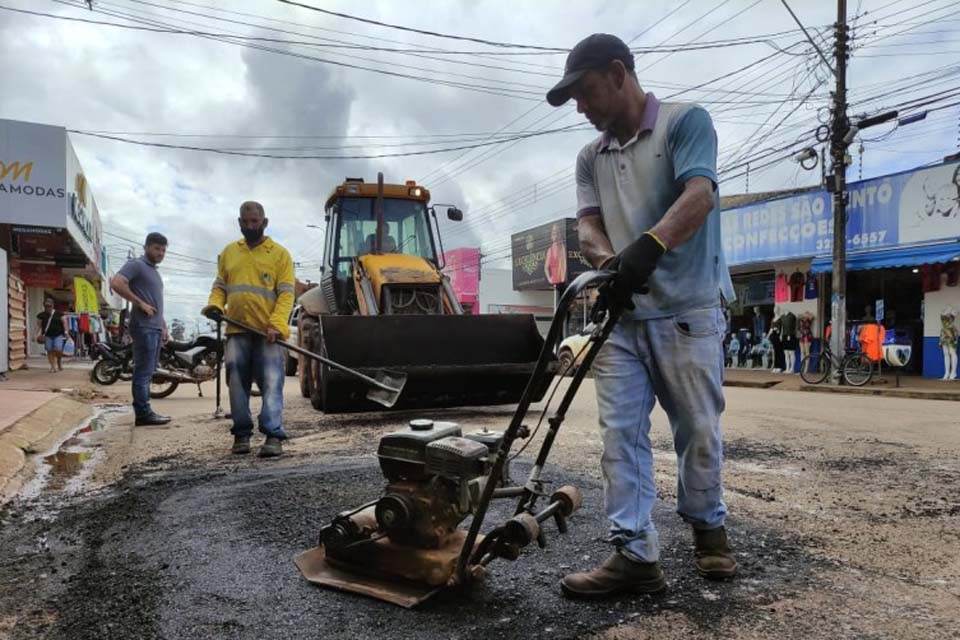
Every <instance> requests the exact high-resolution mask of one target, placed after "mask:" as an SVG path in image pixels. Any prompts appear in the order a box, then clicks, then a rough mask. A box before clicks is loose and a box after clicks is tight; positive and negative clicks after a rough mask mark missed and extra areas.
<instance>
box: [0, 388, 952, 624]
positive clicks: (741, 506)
mask: <svg viewBox="0 0 960 640" xmlns="http://www.w3.org/2000/svg"><path fill="white" fill-rule="evenodd" d="M290 382H291V383H292V382H293V379H290ZM289 387H290V389H289V391H290V393H288V409H287V424H288V429H289V431H290V433H291V435H292V436H293V439H292V440H291V441H290V442H289V443H288V446H287V449H288V453H287V454H286V456H285V457H284V458H282V459H280V460H261V459H257V458H254V457H230V456H229V455H227V453H226V450H227V447H228V446H229V434H228V433H227V426H226V423H224V422H223V421H220V420H214V419H212V418H211V409H212V406H211V403H210V402H209V399H198V398H195V397H191V393H190V392H189V390H184V391H181V392H179V393H178V396H175V397H174V398H171V399H169V400H167V401H164V402H163V404H161V403H158V407H157V408H158V409H160V410H162V411H168V412H171V413H174V414H175V415H176V416H177V420H176V421H175V423H174V424H173V425H172V426H170V427H166V428H148V429H142V428H141V429H136V430H135V429H133V428H132V426H131V425H130V423H131V418H130V416H129V414H128V413H126V412H125V411H124V410H122V409H120V408H117V409H116V410H112V411H111V412H110V413H108V414H107V415H104V416H102V417H101V419H100V420H99V421H96V422H95V424H94V426H93V428H90V429H89V430H86V432H85V433H81V434H79V435H78V436H76V437H75V439H73V440H70V441H68V442H67V443H65V445H64V446H63V447H61V448H60V450H59V451H58V452H55V453H54V452H52V453H53V455H55V456H59V458H57V457H54V458H51V461H54V462H55V461H57V460H58V459H59V460H66V461H70V463H69V464H60V465H59V466H53V467H50V466H49V465H47V466H48V467H50V468H51V469H52V470H53V472H52V473H50V471H49V470H48V471H46V473H47V476H46V478H45V479H43V480H42V482H38V483H35V484H34V485H33V490H32V491H28V492H27V497H24V498H23V499H21V500H18V501H15V502H13V503H11V504H9V505H7V507H6V508H4V509H3V511H2V513H0V522H2V524H0V548H2V549H3V551H4V553H3V554H2V556H0V638H6V637H9V638H14V639H33V638H58V639H59V638H78V639H87V638H211V639H213V638H218V639H219V638H256V639H258V640H261V639H263V640H266V639H270V638H283V639H284V640H287V639H292V638H313V637H320V636H323V637H333V638H356V637H369V638H379V637H396V638H414V637H416V638H438V639H440V638H480V637H484V638H487V637H504V638H510V637H534V638H537V637H545V638H546V637H549V638H572V637H597V638H648V637H649V638H658V639H661V638H689V637H710V638H714V637H731V638H732V637H737V638H777V639H786V638H813V637H816V638H951V637H957V638H960V613H958V611H960V586H958V580H960V455H958V454H960V404H958V403H952V402H936V401H925V400H904V399H883V398H862V397H854V396H840V395H819V394H809V393H789V392H779V391H775V390H754V389H730V390H728V394H727V398H728V412H727V414H726V417H725V421H724V424H725V431H726V437H725V441H726V458H727V469H726V489H727V501H728V504H729V507H730V511H731V519H730V520H729V522H728V528H729V530H730V534H731V538H732V541H733V543H734V545H735V546H736V550H737V554H738V559H739V561H740V567H741V571H740V575H739V576H738V578H737V579H736V580H734V581H732V582H729V583H713V582H707V581H704V580H702V579H701V578H699V577H697V576H696V575H695V574H694V572H693V570H692V562H691V549H690V533H689V531H688V529H687V527H686V526H685V525H683V524H682V522H681V521H680V520H679V518H678V517H677V516H676V514H675V513H674V512H673V509H674V504H673V498H674V495H675V491H674V483H675V479H674V478H675V476H674V473H673V465H674V464H675V458H674V455H673V452H672V445H671V442H670V438H669V428H668V426H667V424H666V420H665V417H664V416H663V415H662V414H661V413H659V412H658V413H657V414H656V415H655V420H654V422H655V427H654V443H655V446H656V461H657V467H658V484H659V485H660V492H661V498H662V500H661V502H660V504H659V505H658V507H657V513H656V519H657V522H658V526H659V528H660V531H661V540H662V543H663V562H664V568H665V571H666V573H667V577H668V581H669V590H668V591H667V592H666V593H665V594H663V595H660V596H626V597H622V598H618V599H615V600H613V601H610V602H603V603H591V604H584V603H575V602H570V601H567V600H565V599H563V598H562V597H561V596H560V593H559V589H558V584H557V582H558V579H559V577H560V576H561V575H563V574H564V573H565V572H567V571H571V570H577V569H581V568H585V567H589V566H591V565H593V564H594V563H596V562H598V561H600V560H602V558H603V557H605V555H606V554H607V553H608V549H607V548H606V546H605V545H604V544H603V543H602V541H601V540H602V537H603V534H604V527H603V522H602V516H601V510H602V494H601V489H600V484H599V472H598V466H597V465H598V457H599V447H600V441H599V435H598V434H597V430H596V426H595V421H596V416H595V406H594V400H593V397H592V394H593V391H592V388H591V387H590V381H587V383H586V384H585V387H584V389H583V390H582V392H581V395H580V397H579V398H578V400H577V401H576V402H575V404H574V406H573V407H572V410H571V412H570V414H569V418H568V423H567V424H566V425H565V426H564V431H563V432H562V433H561V437H560V439H559V441H558V445H557V447H556V450H555V455H554V456H553V457H552V463H553V464H552V465H551V468H550V470H549V471H550V476H551V477H552V478H555V479H556V480H557V482H558V483H561V484H566V483H573V484H576V485H577V486H579V487H580V488H581V489H582V490H583V493H584V498H585V502H584V507H583V509H582V510H581V511H580V512H579V513H578V514H576V516H575V517H574V518H573V519H572V520H571V529H570V532H569V533H568V534H567V535H566V536H559V535H557V534H556V533H555V532H554V531H552V530H550V529H548V535H549V541H550V545H549V546H548V547H547V549H545V550H540V549H538V548H536V547H535V546H534V547H530V548H528V549H527V550H526V551H525V553H524V555H523V556H522V557H521V559H520V560H519V561H517V562H514V563H509V562H505V561H504V562H499V563H495V564H494V565H492V566H491V572H490V575H489V577H488V579H487V580H486V582H485V583H484V584H482V585H478V586H476V587H474V588H473V589H471V590H469V591H466V592H450V593H445V594H443V595H441V596H440V597H438V598H436V599H434V600H432V601H430V602H428V603H426V604H425V605H424V606H422V607H421V608H420V609H418V610H414V611H408V610H403V609H400V608H398V607H395V606H393V605H387V604H383V603H379V602H375V601H372V600H368V599H365V598H362V597H358V596H354V595H350V594H344V593H339V592H335V591H328V590H324V589H320V588H317V587H315V586H313V585H311V584H309V583H307V582H306V581H304V580H303V579H302V578H301V577H300V575H299V574H298V572H297V570H296V568H295V567H294V565H293V563H292V557H293V555H294V554H296V553H298V552H299V551H301V550H303V549H305V548H307V547H309V546H312V545H313V544H314V542H315V539H316V534H317V531H318V529H319V527H320V526H321V525H322V524H324V523H325V522H326V521H327V520H329V518H330V517H331V516H332V515H333V514H335V513H336V512H338V511H340V510H342V509H343V508H345V507H350V506H355V505H358V504H360V503H362V502H365V501H366V500H369V499H371V498H373V497H376V495H377V494H378V492H379V491H380V489H381V488H382V482H381V476H380V474H379V471H378V469H377V467H376V461H375V459H374V457H373V456H372V453H373V451H374V450H375V446H376V441H377V438H378V437H379V435H380V434H382V433H385V432H387V431H390V430H392V429H394V428H396V427H398V426H400V425H402V424H403V423H404V421H405V420H406V419H408V418H410V417H411V416H410V415H402V416H400V415H390V414H377V415H362V416H347V417H322V416H317V415H316V414H314V413H313V412H312V410H310V409H309V407H308V405H307V404H306V401H304V400H302V399H300V398H298V397H296V396H295V393H294V389H293V387H294V385H293V384H290V385H289ZM192 395H194V396H195V393H193V394H192ZM509 415H510V413H509V408H489V409H479V410H471V411H445V412H437V413H436V414H435V416H434V417H438V418H443V419H451V420H456V421H459V422H461V423H462V424H463V425H464V426H465V427H466V428H472V427H473V426H481V425H488V426H490V427H492V428H496V427H502V426H504V425H505V424H506V422H507V420H508V419H509ZM530 422H531V426H532V425H533V423H534V422H535V420H531V421H530ZM535 445H536V443H534V446H533V447H531V449H533V448H535ZM84 456H86V457H85V459H84V460H82V461H80V460H79V458H82V457H84ZM522 460H523V459H522ZM81 462H82V464H81ZM525 465H526V463H521V464H519V465H517V467H516V468H515V470H514V476H515V477H522V475H523V471H524V469H525V468H526V466H525ZM507 508H508V505H503V506H501V507H499V508H498V510H497V511H496V512H495V513H494V514H493V515H491V520H490V522H491V523H494V522H496V521H497V520H498V519H499V520H502V519H503V518H504V517H505V516H506V511H505V510H506V509H507Z"/></svg>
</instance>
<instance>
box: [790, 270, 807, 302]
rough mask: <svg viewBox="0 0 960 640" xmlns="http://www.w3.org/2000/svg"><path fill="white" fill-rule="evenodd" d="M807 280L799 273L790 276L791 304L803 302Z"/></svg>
mask: <svg viewBox="0 0 960 640" xmlns="http://www.w3.org/2000/svg"><path fill="white" fill-rule="evenodd" d="M805 285H806V278H804V277H803V274H802V273H800V272H799V271H795V272H794V273H793V275H791V276H790V302H803V288H804V286H805Z"/></svg>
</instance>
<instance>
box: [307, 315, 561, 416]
mask: <svg viewBox="0 0 960 640" xmlns="http://www.w3.org/2000/svg"><path fill="white" fill-rule="evenodd" d="M320 337H321V339H322V341H323V350H324V352H325V355H326V356H327V357H328V358H330V359H331V360H334V361H336V362H339V363H340V364H343V365H346V366H348V367H350V368H353V369H357V370H359V371H360V372H362V373H366V374H368V375H374V374H375V372H376V371H377V370H383V369H388V370H391V371H397V372H402V373H405V374H406V375H407V382H406V385H405V386H404V388H403V393H401V394H400V397H399V399H398V400H397V402H396V404H395V405H394V406H393V407H392V409H421V408H440V407H463V406H482V405H493V404H512V403H515V402H519V400H520V396H521V395H522V394H523V391H524V389H525V388H526V386H527V383H528V382H529V381H530V377H531V374H532V373H533V370H534V366H535V365H536V361H537V358H538V357H539V355H540V350H541V348H542V347H543V338H542V337H541V336H540V332H539V331H538V330H537V326H536V323H535V322H534V319H533V316H531V315H382V316H333V315H331V316H321V318H320ZM556 368H557V367H556V362H553V363H551V367H549V368H548V372H547V375H544V376H542V377H541V379H539V380H536V381H534V384H535V388H534V389H533V390H532V391H533V394H534V401H536V400H540V399H541V398H542V397H543V394H544V393H545V391H546V389H547V387H548V386H549V385H550V381H551V379H552V378H553V375H554V373H555V372H556ZM318 382H319V384H320V396H321V398H322V407H318V408H321V410H322V411H324V412H326V413H354V412H361V411H383V406H381V405H379V404H377V403H375V402H372V401H370V400H369V399H367V391H368V390H367V388H366V386H365V385H364V384H363V383H362V382H358V381H356V380H354V379H353V378H351V377H349V376H347V375H346V374H343V373H340V372H338V371H335V370H332V369H330V368H328V367H325V366H324V367H321V372H320V380H319V381H318Z"/></svg>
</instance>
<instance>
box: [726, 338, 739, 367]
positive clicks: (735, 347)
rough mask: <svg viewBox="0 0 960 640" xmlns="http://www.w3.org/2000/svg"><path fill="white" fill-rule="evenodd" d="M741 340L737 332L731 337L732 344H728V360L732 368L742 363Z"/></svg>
mask: <svg viewBox="0 0 960 640" xmlns="http://www.w3.org/2000/svg"><path fill="white" fill-rule="evenodd" d="M739 359H740V341H739V340H737V334H735V333H734V334H732V335H731V337H730V344H729V345H728V346H727V361H728V362H729V363H730V365H729V366H730V368H731V369H737V368H739V365H740V363H739V362H738V361H739Z"/></svg>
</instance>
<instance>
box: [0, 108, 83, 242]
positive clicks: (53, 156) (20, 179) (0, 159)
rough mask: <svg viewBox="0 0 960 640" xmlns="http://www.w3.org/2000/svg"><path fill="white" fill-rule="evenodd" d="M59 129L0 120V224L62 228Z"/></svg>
mask: <svg viewBox="0 0 960 640" xmlns="http://www.w3.org/2000/svg"><path fill="white" fill-rule="evenodd" d="M65 141H66V131H65V130H64V129H63V128H62V127H51V126H47V125H40V124H32V123H28V122H17V121H14V120H0V223H7V224H28V225H36V226H50V227H63V226H64V222H65V218H66V199H67V193H66V189H65V186H66V185H65V184H64V176H65V174H66V167H65V157H64V144H65Z"/></svg>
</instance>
